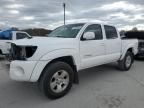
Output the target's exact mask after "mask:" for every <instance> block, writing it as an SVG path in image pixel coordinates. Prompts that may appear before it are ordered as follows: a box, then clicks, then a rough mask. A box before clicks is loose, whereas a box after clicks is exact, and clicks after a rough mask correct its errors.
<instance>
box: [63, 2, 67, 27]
mask: <svg viewBox="0 0 144 108" xmlns="http://www.w3.org/2000/svg"><path fill="white" fill-rule="evenodd" d="M65 7H66V4H65V3H63V8H64V25H65Z"/></svg>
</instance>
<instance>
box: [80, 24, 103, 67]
mask: <svg viewBox="0 0 144 108" xmlns="http://www.w3.org/2000/svg"><path fill="white" fill-rule="evenodd" d="M85 32H94V33H95V39H93V40H82V37H83V35H82V36H81V40H80V57H81V68H88V67H93V66H96V65H98V64H101V63H102V62H103V59H102V58H103V57H104V56H105V43H104V39H103V34H102V28H101V25H99V24H92V25H89V26H87V28H86V29H85V30H84V33H85ZM84 33H83V34H84Z"/></svg>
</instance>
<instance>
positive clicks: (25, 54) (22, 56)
mask: <svg viewBox="0 0 144 108" xmlns="http://www.w3.org/2000/svg"><path fill="white" fill-rule="evenodd" d="M36 49H37V46H17V45H15V44H11V49H10V56H9V58H10V60H26V59H27V58H30V57H32V56H33V54H34V53H35V51H36Z"/></svg>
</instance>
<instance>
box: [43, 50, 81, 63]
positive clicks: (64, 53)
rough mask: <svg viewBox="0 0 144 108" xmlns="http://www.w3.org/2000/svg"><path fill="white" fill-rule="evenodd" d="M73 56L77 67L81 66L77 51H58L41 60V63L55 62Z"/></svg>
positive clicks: (49, 53)
mask: <svg viewBox="0 0 144 108" xmlns="http://www.w3.org/2000/svg"><path fill="white" fill-rule="evenodd" d="M64 56H72V57H73V60H74V63H75V65H79V57H78V52H77V51H76V50H75V49H56V50H53V51H51V52H48V53H47V54H45V55H43V56H42V57H41V58H40V61H47V60H54V59H56V58H59V57H64Z"/></svg>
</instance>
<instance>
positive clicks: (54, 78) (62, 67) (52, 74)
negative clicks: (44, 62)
mask: <svg viewBox="0 0 144 108" xmlns="http://www.w3.org/2000/svg"><path fill="white" fill-rule="evenodd" d="M72 83H73V70H72V68H71V67H70V66H69V65H68V64H67V63H64V62H55V63H52V64H50V65H49V66H48V67H46V69H45V70H44V74H43V75H42V77H41V79H40V87H41V89H42V90H43V92H44V94H45V95H46V96H47V97H48V98H50V99H56V98H60V97H62V96H64V95H65V94H67V93H68V91H69V90H70V89H71V87H72Z"/></svg>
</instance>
